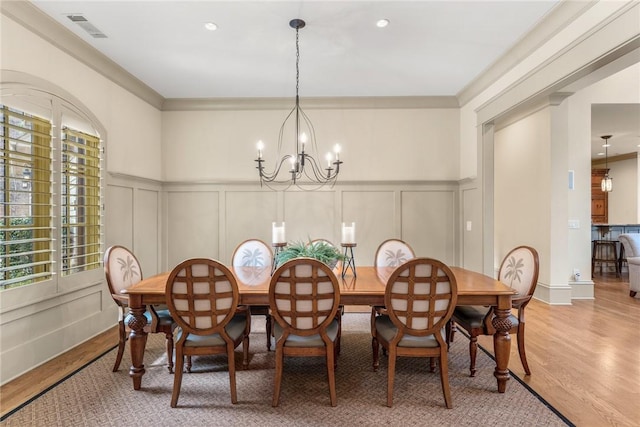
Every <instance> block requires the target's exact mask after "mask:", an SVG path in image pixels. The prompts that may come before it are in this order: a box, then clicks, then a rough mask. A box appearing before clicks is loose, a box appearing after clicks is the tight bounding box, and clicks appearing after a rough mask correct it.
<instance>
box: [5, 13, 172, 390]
mask: <svg viewBox="0 0 640 427" xmlns="http://www.w3.org/2000/svg"><path fill="white" fill-rule="evenodd" d="M0 40H1V45H0V48H1V49H0V53H1V61H0V63H1V66H2V73H1V81H2V85H1V86H0V89H1V90H2V91H1V92H0V93H2V94H3V96H2V100H0V102H7V103H8V104H9V105H11V99H12V96H10V95H9V94H11V93H14V92H15V91H18V90H26V91H28V90H29V89H31V88H35V89H40V90H41V91H40V92H39V93H44V92H49V93H52V94H55V95H56V96H58V97H60V98H62V99H65V100H66V101H68V102H70V103H72V104H74V105H75V107H76V108H77V109H80V110H83V111H85V112H86V113H87V114H89V115H90V116H92V117H93V118H95V120H96V121H97V122H98V123H99V124H100V128H101V129H103V130H104V132H103V134H101V135H100V136H101V137H102V138H104V139H105V145H106V156H107V164H106V166H107V169H108V170H109V172H112V173H113V172H117V173H123V174H131V175H136V176H140V177H145V178H160V176H161V162H160V159H161V157H160V142H161V141H160V132H161V126H160V120H161V114H160V111H159V110H157V109H156V108H154V107H151V106H150V105H149V104H147V103H146V102H144V101H142V100H140V99H139V98H137V97H135V96H133V95H132V94H131V93H129V92H128V91H126V90H124V89H123V88H122V87H120V86H118V85H116V84H115V83H113V82H112V81H111V80H109V79H107V78H105V77H104V76H102V75H101V74H99V73H97V72H95V71H94V70H92V69H91V68H89V67H87V66H86V65H84V64H82V63H80V62H79V61H78V60H76V59H74V58H73V57H71V56H70V55H68V54H66V53H64V52H63V51H61V50H60V49H58V48H57V47H55V46H53V45H52V44H50V43H48V42H46V41H45V40H43V39H42V38H40V37H38V36H36V35H35V34H34V33H32V32H31V31H28V30H27V29H25V28H24V27H23V26H21V25H19V24H18V23H16V22H14V21H13V20H12V19H10V18H8V17H7V16H6V15H4V14H2V15H0ZM23 105H27V104H26V103H25V104H23ZM34 108H35V107H34ZM45 110H46V108H44V109H41V110H40V109H39V111H35V112H36V113H41V112H42V111H45ZM49 111H51V107H50V106H49ZM141 124H143V125H144V126H141ZM129 188H131V185H130V184H129ZM127 191H128V190H117V189H115V188H107V190H106V199H105V203H106V212H107V214H106V220H105V221H106V229H107V234H106V236H105V239H106V242H107V244H109V243H114V242H123V243H125V244H127V245H129V246H130V247H131V248H132V249H133V250H134V251H136V253H141V255H142V256H143V257H144V263H145V264H147V265H145V266H144V267H145V271H146V270H147V268H146V267H149V270H150V271H149V273H151V272H157V268H158V259H159V256H158V252H159V249H158V248H159V245H158V246H153V245H154V239H148V238H147V236H145V234H151V235H152V236H155V237H157V230H155V231H154V230H153V229H152V230H150V231H149V230H148V229H147V230H146V231H145V228H144V227H147V226H148V225H150V224H153V222H154V221H156V222H158V220H157V219H155V217H154V216H156V217H157V215H158V214H157V212H158V211H157V209H156V210H149V209H147V208H145V206H149V204H148V201H149V200H148V199H149V198H147V200H145V198H144V196H143V197H142V201H141V202H140V204H139V205H138V206H137V209H136V211H135V212H134V206H133V205H130V202H131V201H132V200H133V198H132V197H130V196H128V197H127V196H125V197H123V195H124V194H125V193H126V192H127ZM135 191H136V192H138V190H137V189H136V190H135ZM151 199H152V197H151ZM116 202H117V203H122V204H121V205H116V204H115V203H116ZM111 215H113V216H111ZM121 225H122V227H123V228H120V226H121ZM141 230H142V231H141ZM158 240H159V239H158ZM154 270H155V271H154ZM94 273H95V274H94ZM91 277H95V279H92V280H87V281H86V282H84V281H83V282H82V283H71V284H70V283H67V282H70V281H72V280H74V276H69V277H64V278H63V277H58V278H56V280H53V281H51V283H42V284H38V285H34V286H26V287H24V288H16V289H10V290H6V291H2V301H1V306H0V328H1V338H0V339H1V343H0V358H1V360H2V363H1V364H0V383H1V384H4V383H6V382H7V381H9V380H10V379H12V378H14V377H16V376H19V375H20V374H22V373H23V372H25V371H27V370H30V369H32V368H33V367H35V366H37V365H39V364H41V363H43V362H45V361H47V360H49V359H51V358H53V357H55V356H57V355H59V354H60V353H63V352H65V351H67V350H68V349H70V348H72V347H74V346H76V345H77V344H79V343H81V342H83V341H85V340H87V339H89V338H91V337H93V336H95V335H96V334H98V333H100V332H102V331H104V330H106V329H107V328H109V327H112V326H113V325H114V324H115V323H116V322H117V318H118V314H117V309H116V305H115V304H114V303H113V301H112V299H111V296H110V295H109V292H108V290H107V286H106V284H105V282H104V274H103V273H102V271H101V270H100V271H98V270H96V271H94V272H91Z"/></svg>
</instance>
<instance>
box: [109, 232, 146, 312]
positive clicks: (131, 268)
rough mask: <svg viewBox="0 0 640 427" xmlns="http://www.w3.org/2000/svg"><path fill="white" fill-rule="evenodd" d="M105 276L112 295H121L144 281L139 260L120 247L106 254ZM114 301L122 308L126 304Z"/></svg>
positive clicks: (113, 247) (112, 247)
mask: <svg viewBox="0 0 640 427" xmlns="http://www.w3.org/2000/svg"><path fill="white" fill-rule="evenodd" d="M104 274H105V277H106V278H107V285H108V286H109V291H110V292H111V294H112V295H120V293H121V291H123V290H125V289H128V288H129V287H130V286H132V285H135V284H136V283H138V282H139V281H141V280H142V269H141V268H140V262H138V258H136V256H135V255H134V254H133V253H132V252H131V251H130V250H129V249H127V248H125V247H124V246H119V245H115V246H111V247H110V248H108V249H107V251H106V252H105V254H104ZM114 301H115V302H116V304H118V305H120V306H122V305H123V304H124V303H123V301H121V300H118V299H114Z"/></svg>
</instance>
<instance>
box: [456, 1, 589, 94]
mask: <svg viewBox="0 0 640 427" xmlns="http://www.w3.org/2000/svg"><path fill="white" fill-rule="evenodd" d="M596 3H598V2H597V1H596V0H590V1H562V2H561V3H560V4H558V5H557V6H556V7H554V8H553V10H551V11H550V12H549V13H548V14H547V15H546V16H545V17H544V18H543V19H542V20H541V21H540V22H539V23H538V25H536V26H535V27H534V28H533V29H532V30H531V31H530V32H529V33H527V34H525V35H524V36H523V37H522V38H520V40H519V41H518V42H517V43H516V44H515V45H514V46H513V47H512V48H511V49H509V50H508V51H507V52H506V53H505V54H504V55H502V56H501V57H500V58H498V59H497V60H496V61H495V62H494V63H493V64H491V65H490V66H489V67H488V68H487V69H486V70H484V71H483V72H482V73H481V74H480V75H479V76H478V77H477V78H475V79H474V80H472V81H471V82H470V83H469V84H468V85H466V86H465V87H464V88H463V89H462V90H461V91H460V92H458V94H457V98H458V101H459V103H460V105H465V104H466V103H467V102H469V101H471V100H472V99H473V98H475V97H476V96H478V95H479V94H480V93H482V92H483V91H484V90H486V89H487V88H488V87H489V86H491V85H492V84H493V83H495V82H496V81H497V80H498V79H499V78H500V77H502V76H503V75H504V74H505V73H507V72H508V71H509V70H511V69H512V68H513V67H515V66H516V65H518V64H519V63H520V61H522V60H523V59H524V58H526V57H527V56H529V55H530V54H531V53H533V52H534V51H535V50H536V49H538V48H539V47H540V46H542V45H543V44H544V43H546V42H547V41H549V40H550V39H551V38H552V37H554V36H555V35H557V34H558V33H559V32H560V31H561V30H563V29H564V28H565V27H566V26H567V25H568V24H569V23H570V22H572V21H574V20H575V19H576V18H578V17H579V16H580V15H582V14H583V13H585V12H586V11H587V10H589V9H590V8H591V7H593V6H594V5H595V4H596Z"/></svg>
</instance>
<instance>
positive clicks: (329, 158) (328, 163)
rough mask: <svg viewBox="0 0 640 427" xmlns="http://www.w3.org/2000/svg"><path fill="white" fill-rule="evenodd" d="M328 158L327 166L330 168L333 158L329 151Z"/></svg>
mask: <svg viewBox="0 0 640 427" xmlns="http://www.w3.org/2000/svg"><path fill="white" fill-rule="evenodd" d="M326 159H327V167H329V168H330V167H331V160H332V156H331V153H327V156H326Z"/></svg>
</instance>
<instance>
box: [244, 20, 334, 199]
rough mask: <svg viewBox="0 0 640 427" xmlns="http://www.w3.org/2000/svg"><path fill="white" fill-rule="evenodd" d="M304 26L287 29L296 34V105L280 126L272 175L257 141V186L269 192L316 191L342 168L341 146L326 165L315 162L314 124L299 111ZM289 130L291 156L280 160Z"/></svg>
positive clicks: (294, 24) (297, 22)
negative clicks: (283, 188) (278, 187)
mask: <svg viewBox="0 0 640 427" xmlns="http://www.w3.org/2000/svg"><path fill="white" fill-rule="evenodd" d="M305 25H306V23H305V22H304V21H303V20H302V19H293V20H291V21H290V22H289V26H290V27H291V28H293V29H295V30H296V101H295V105H294V107H293V109H292V110H291V111H290V112H289V114H288V115H287V117H286V118H285V119H284V122H283V123H282V126H280V133H279V135H278V147H277V148H278V149H277V153H276V156H277V158H279V159H280V160H277V161H276V164H275V166H274V168H273V171H272V172H267V171H266V170H265V159H264V158H263V156H262V151H263V149H264V143H263V142H262V140H260V141H258V144H257V148H258V158H257V159H256V160H255V161H256V163H257V166H256V169H258V173H259V175H260V186H262V185H266V186H267V187H269V188H272V187H271V186H270V184H271V183H276V184H286V185H287V188H288V187H289V186H291V185H296V186H298V187H300V186H301V185H304V184H316V185H317V187H318V188H319V187H322V186H324V185H325V184H328V183H331V184H332V185H333V184H335V182H336V180H337V179H338V174H339V173H340V165H341V164H342V161H340V145H338V144H336V145H335V146H334V148H333V154H332V153H330V152H329V153H327V155H326V156H325V162H321V161H320V160H318V146H317V143H316V135H315V130H314V128H313V124H312V123H311V120H309V117H307V115H306V114H305V112H304V111H303V110H302V108H301V107H300V96H299V95H298V92H299V89H300V44H299V40H300V38H299V31H300V29H301V28H304V26H305ZM291 127H293V132H294V133H293V134H294V138H293V145H294V146H293V148H292V151H291V152H290V154H285V155H284V156H283V155H282V153H283V152H284V151H283V139H284V134H285V132H286V131H290V130H291ZM314 156H315V157H314ZM325 166H326V167H325ZM281 172H282V173H281ZM300 188H302V187H300Z"/></svg>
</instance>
